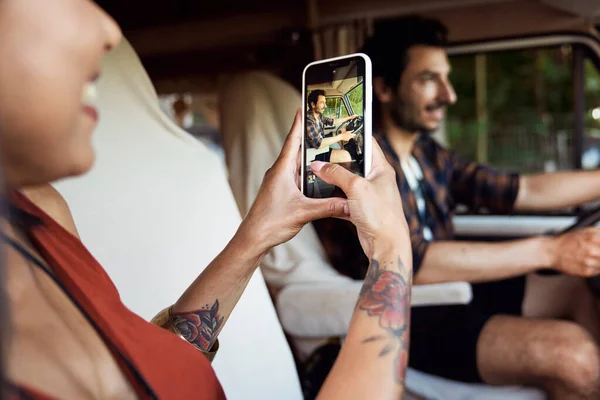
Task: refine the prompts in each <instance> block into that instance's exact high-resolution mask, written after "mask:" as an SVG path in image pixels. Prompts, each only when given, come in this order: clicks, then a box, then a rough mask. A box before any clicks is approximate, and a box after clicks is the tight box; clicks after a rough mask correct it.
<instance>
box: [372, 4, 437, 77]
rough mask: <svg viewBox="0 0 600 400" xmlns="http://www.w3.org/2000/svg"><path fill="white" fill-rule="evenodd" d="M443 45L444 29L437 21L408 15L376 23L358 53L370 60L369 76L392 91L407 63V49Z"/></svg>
mask: <svg viewBox="0 0 600 400" xmlns="http://www.w3.org/2000/svg"><path fill="white" fill-rule="evenodd" d="M447 44H448V29H447V28H446V27H445V26H444V25H443V24H442V23H441V22H440V21H438V20H436V19H430V18H423V17H420V16H418V15H411V16H407V17H402V18H397V19H389V20H382V21H380V22H377V23H376V24H375V26H374V33H373V35H372V36H370V37H369V38H368V39H367V40H366V41H365V44H364V46H363V49H362V52H363V53H365V54H366V55H368V56H369V58H371V61H372V63H373V77H382V78H383V79H384V81H385V83H386V84H387V85H388V86H390V87H391V88H394V89H395V88H397V87H398V85H399V84H400V77H401V76H402V73H403V72H404V69H405V68H406V65H407V64H408V51H409V50H410V48H411V47H413V46H418V45H423V46H432V47H446V45H447Z"/></svg>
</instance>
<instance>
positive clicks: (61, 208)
mask: <svg viewBox="0 0 600 400" xmlns="http://www.w3.org/2000/svg"><path fill="white" fill-rule="evenodd" d="M21 193H22V194H23V195H24V196H25V197H27V198H28V199H29V200H30V201H31V202H32V203H33V204H35V205H36V206H37V207H39V208H40V209H41V210H42V211H44V212H45V213H46V214H48V216H50V217H51V218H52V219H53V220H55V221H56V222H57V223H59V224H60V225H62V227H63V228H65V229H66V230H67V231H69V232H70V233H71V234H72V235H74V236H76V237H79V233H78V232H77V227H76V226H75V221H74V219H73V215H72V214H71V210H70V209H69V205H68V204H67V201H66V200H65V198H64V197H63V196H62V195H61V194H60V193H59V192H58V190H56V189H55V188H54V187H53V186H52V185H50V184H45V185H40V186H32V187H28V188H25V189H21Z"/></svg>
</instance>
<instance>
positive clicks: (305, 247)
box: [219, 71, 347, 296]
mask: <svg viewBox="0 0 600 400" xmlns="http://www.w3.org/2000/svg"><path fill="white" fill-rule="evenodd" d="M301 97H302V96H301V95H300V93H299V92H298V91H297V90H296V89H294V87H292V86H291V85H290V84H288V83H287V82H285V81H283V80H282V79H281V78H279V77H277V76H275V75H273V74H270V73H268V72H258V71H256V72H247V73H242V74H239V75H236V76H234V77H232V78H231V79H229V80H228V81H226V82H225V83H224V85H223V86H222V87H221V88H220V91H219V102H220V106H219V109H220V115H221V133H222V137H223V147H224V150H225V159H226V162H227V168H228V169H229V174H230V176H229V181H230V184H231V187H232V190H233V194H234V196H235V198H236V201H237V203H238V207H239V209H240V212H241V213H242V215H244V214H245V213H247V212H248V210H249V209H250V207H251V205H252V203H253V201H254V198H255V197H256V194H257V193H258V189H259V187H260V184H261V182H262V178H263V176H264V174H265V172H266V171H267V169H268V168H269V167H271V165H273V163H274V162H275V160H276V159H277V156H278V155H279V152H280V151H281V147H282V145H283V142H284V140H285V137H286V135H287V133H288V132H289V129H290V127H291V126H292V122H293V120H294V115H295V113H296V110H297V109H298V107H300V106H301V105H302V99H301ZM261 267H262V272H263V274H264V276H265V279H266V280H267V283H268V284H269V287H270V289H271V291H272V293H273V294H274V295H275V296H276V295H277V293H278V291H279V290H280V289H282V288H283V287H285V286H287V285H289V284H296V283H314V282H332V281H333V282H339V281H340V280H341V281H347V279H346V278H345V277H342V276H341V275H340V274H339V273H338V272H337V271H336V270H335V269H333V267H332V266H331V265H330V264H329V262H328V261H327V256H326V254H325V251H324V249H323V246H322V245H321V242H320V240H319V238H318V236H317V234H316V232H315V229H314V227H313V226H312V225H311V224H309V225H306V226H305V227H304V228H303V229H302V230H301V231H300V233H299V234H298V235H297V236H296V237H295V238H293V239H292V240H290V241H289V242H287V243H285V244H282V245H280V246H277V247H276V248H274V249H273V250H272V251H271V252H270V253H269V254H268V255H267V256H266V257H265V259H264V260H263V263H262V266H261Z"/></svg>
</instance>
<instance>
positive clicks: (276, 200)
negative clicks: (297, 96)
mask: <svg viewBox="0 0 600 400" xmlns="http://www.w3.org/2000/svg"><path fill="white" fill-rule="evenodd" d="M301 141H302V112H301V110H298V112H297V113H296V118H295V120H294V124H293V126H292V129H291V131H290V133H289V134H288V136H287V139H286V141H285V143H284V145H283V149H282V151H281V154H280V155H279V157H278V158H277V160H276V161H275V164H273V166H272V167H271V168H270V169H269V170H268V171H267V172H266V173H265V177H264V179H263V182H262V185H261V187H260V189H259V191H258V194H257V196H256V199H255V201H254V204H253V205H252V207H251V208H250V211H249V212H248V215H247V216H246V218H244V221H243V222H242V224H241V226H240V229H239V230H238V233H237V235H241V236H242V237H243V238H244V242H245V243H246V244H247V245H249V246H256V247H255V248H256V249H257V250H258V251H260V252H267V251H268V250H270V249H271V248H272V247H275V246H277V245H279V244H281V243H284V242H287V241H288V240H290V239H292V238H293V237H294V236H296V234H297V233H298V232H299V231H300V229H302V227H303V226H304V225H306V224H307V223H309V222H311V221H314V220H316V219H320V218H327V217H343V216H347V215H348V214H347V210H348V205H347V201H346V199H342V198H329V199H311V198H308V197H306V196H304V194H303V193H302V192H300V189H299V184H300V174H299V168H300V166H301V162H302V154H301ZM344 210H346V211H344Z"/></svg>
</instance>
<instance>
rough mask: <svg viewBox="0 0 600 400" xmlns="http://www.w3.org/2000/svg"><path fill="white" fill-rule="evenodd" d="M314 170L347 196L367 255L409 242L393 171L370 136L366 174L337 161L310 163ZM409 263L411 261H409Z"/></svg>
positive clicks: (352, 217)
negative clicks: (370, 161)
mask: <svg viewBox="0 0 600 400" xmlns="http://www.w3.org/2000/svg"><path fill="white" fill-rule="evenodd" d="M311 166H312V170H313V172H314V173H315V174H316V175H317V176H318V177H319V178H321V179H323V180H324V181H325V182H327V183H330V184H333V185H336V186H337V187H339V188H340V189H342V190H343V191H344V193H345V194H346V196H347V197H348V207H349V211H350V215H349V217H348V218H349V219H350V221H352V223H353V224H354V225H356V228H357V230H358V238H359V240H360V243H361V245H362V248H363V250H364V252H365V254H366V255H367V257H369V258H373V256H374V255H375V254H376V253H377V252H380V251H385V250H387V249H397V248H402V247H406V246H409V247H410V240H409V233H408V225H407V223H406V218H405V216H404V211H403V208H402V200H401V198H400V192H399V191H398V186H397V184H396V173H395V171H394V169H393V168H392V167H391V165H390V164H389V163H388V162H387V160H386V159H385V156H384V155H383V152H382V151H381V148H380V147H379V145H378V144H377V142H376V141H375V139H373V165H372V169H371V172H370V173H369V175H368V176H367V177H366V178H361V177H359V176H357V175H354V174H353V173H351V172H350V171H348V170H346V169H345V168H343V167H341V166H340V165H336V164H328V163H323V162H320V161H314V162H313V163H312V165H311ZM408 265H411V264H408Z"/></svg>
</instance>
